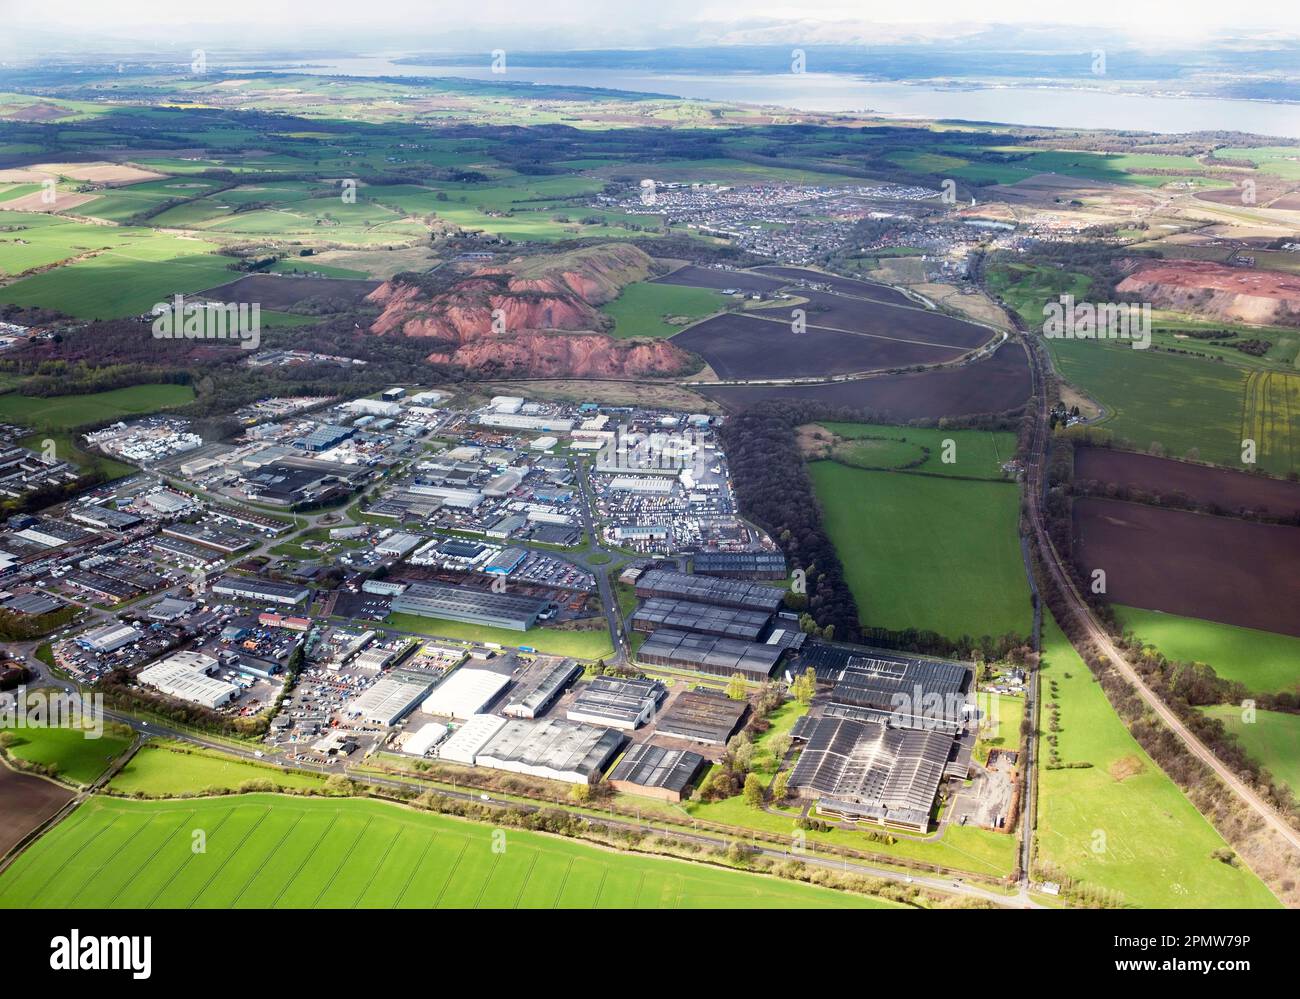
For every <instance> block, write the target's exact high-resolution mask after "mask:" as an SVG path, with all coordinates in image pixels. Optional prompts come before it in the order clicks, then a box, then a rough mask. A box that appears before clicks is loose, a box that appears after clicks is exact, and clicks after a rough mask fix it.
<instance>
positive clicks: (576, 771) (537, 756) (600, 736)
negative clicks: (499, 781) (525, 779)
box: [475, 718, 624, 784]
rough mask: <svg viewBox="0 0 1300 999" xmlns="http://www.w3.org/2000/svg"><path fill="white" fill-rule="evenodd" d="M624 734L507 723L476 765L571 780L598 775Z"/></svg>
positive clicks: (546, 722)
mask: <svg viewBox="0 0 1300 999" xmlns="http://www.w3.org/2000/svg"><path fill="white" fill-rule="evenodd" d="M623 741H624V736H623V734H622V733H621V732H615V731H614V730H613V729H607V728H594V727H593V726H591V725H576V724H574V723H573V722H567V721H559V720H557V719H552V718H546V719H543V720H542V721H522V720H516V721H508V722H506V723H505V724H504V725H503V726H502V727H501V729H500V731H498V732H497V733H496V734H495V735H494V736H492V738H491V739H490V740H489V741H488V743H487V745H485V746H484V747H483V748H482V749H480V750H479V751H478V753H477V756H476V758H475V764H476V765H477V766H480V767H492V768H493V769H495V770H508V771H510V772H511V773H517V774H527V775H528V776H530V777H545V778H547V779H548V780H560V781H565V782H566V783H569V784H591V783H594V782H595V781H598V780H599V779H600V775H601V774H602V773H603V772H604V770H605V767H606V766H607V765H608V764H609V761H610V760H612V759H613V758H614V756H615V754H616V753H618V751H619V749H621V748H622V746H623Z"/></svg>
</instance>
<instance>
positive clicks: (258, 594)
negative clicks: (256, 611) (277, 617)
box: [212, 576, 310, 607]
mask: <svg viewBox="0 0 1300 999" xmlns="http://www.w3.org/2000/svg"><path fill="white" fill-rule="evenodd" d="M212 592H213V593H218V594H221V595H222V596H228V597H241V598H243V599H244V600H256V601H265V602H266V603H272V604H282V605H284V606H287V607H295V606H297V605H298V604H300V603H302V602H303V601H304V600H306V599H307V597H308V596H310V593H309V592H308V591H307V590H306V589H305V588H303V587H301V586H297V585H295V584H293V583H277V582H275V581H274V580H271V579H255V578H253V577H251V576H223V577H221V579H219V580H217V581H216V582H215V583H213V584H212Z"/></svg>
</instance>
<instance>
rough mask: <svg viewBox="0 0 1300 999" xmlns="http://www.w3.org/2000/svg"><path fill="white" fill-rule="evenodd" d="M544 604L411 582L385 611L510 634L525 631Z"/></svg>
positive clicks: (514, 596)
mask: <svg viewBox="0 0 1300 999" xmlns="http://www.w3.org/2000/svg"><path fill="white" fill-rule="evenodd" d="M547 606H548V604H547V602H546V601H545V600H538V599H537V598H536V597H524V596H516V595H515V594H511V593H492V592H488V591H484V590H467V589H463V588H461V587H458V586H443V585H441V584H438V583H412V584H411V585H410V586H409V587H407V589H406V592H405V593H401V594H399V595H398V596H396V597H394V598H393V601H392V603H391V604H390V605H389V608H390V609H391V610H392V611H393V612H394V613H398V614H418V615H420V616H421V617H441V618H446V619H447V620H449V621H463V622H465V623H466V624H484V625H489V626H490V627H493V628H509V629H510V630H511V631H527V630H528V629H529V628H531V627H532V626H533V625H535V624H536V623H537V617H538V615H539V614H541V613H543V612H544V611H545V610H546V608H547Z"/></svg>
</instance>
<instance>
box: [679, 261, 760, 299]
mask: <svg viewBox="0 0 1300 999" xmlns="http://www.w3.org/2000/svg"><path fill="white" fill-rule="evenodd" d="M655 280H656V281H659V282H661V283H663V284H681V285H686V286H687V287H688V288H712V289H714V290H715V291H721V290H722V289H723V288H738V289H740V290H741V291H744V292H748V293H750V294H753V293H756V292H760V291H775V290H776V289H777V288H780V287H781V286H782V285H783V284H785V282H784V281H781V280H778V279H777V278H773V277H765V276H764V275H762V274H755V273H754V272H753V271H724V270H719V269H717V268H716V267H696V266H695V265H694V264H688V265H687V266H685V267H683V268H681V270H676V271H673V272H672V273H671V274H667V275H665V276H664V277H661V278H656V279H655Z"/></svg>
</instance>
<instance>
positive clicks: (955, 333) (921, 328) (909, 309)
mask: <svg viewBox="0 0 1300 999" xmlns="http://www.w3.org/2000/svg"><path fill="white" fill-rule="evenodd" d="M800 297H802V298H806V299H808V301H807V303H806V304H804V305H801V306H798V308H801V309H803V310H804V312H805V314H806V316H807V323H808V325H809V326H818V327H821V328H823V329H834V330H843V331H846V332H849V333H871V334H873V335H875V336H887V337H890V338H892V339H895V340H916V341H920V342H923V343H932V344H942V345H944V346H948V347H962V348H965V349H968V350H969V349H971V348H973V347H978V346H979V345H980V344H982V343H986V342H987V341H988V340H990V339H991V338H992V337H993V336H994V335H995V334H994V333H993V331H992V330H990V329H987V328H986V327H984V326H977V325H975V324H974V323H968V322H966V321H965V320H964V319H955V318H953V317H952V316H949V315H947V314H946V313H943V312H934V311H932V310H929V309H924V308H922V307H920V306H917V305H909V306H906V307H901V306H894V305H886V304H884V303H882V302H872V301H868V300H866V299H862V298H847V297H845V296H844V295H830V294H827V293H826V292H822V291H813V292H805V293H801V296H800ZM774 311H781V310H774Z"/></svg>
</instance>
